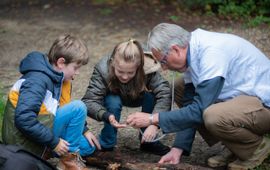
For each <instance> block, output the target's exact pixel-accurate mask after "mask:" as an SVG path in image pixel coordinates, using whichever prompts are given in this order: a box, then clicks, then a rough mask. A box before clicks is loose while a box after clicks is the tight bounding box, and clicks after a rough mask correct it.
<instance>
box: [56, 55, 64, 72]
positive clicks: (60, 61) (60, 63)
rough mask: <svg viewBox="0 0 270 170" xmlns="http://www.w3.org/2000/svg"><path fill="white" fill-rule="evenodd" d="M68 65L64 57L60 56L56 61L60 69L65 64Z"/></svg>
mask: <svg viewBox="0 0 270 170" xmlns="http://www.w3.org/2000/svg"><path fill="white" fill-rule="evenodd" d="M65 65H66V60H65V59H64V58H63V57H60V58H58V60H57V61H56V67H58V68H59V69H62V68H64V66H65Z"/></svg>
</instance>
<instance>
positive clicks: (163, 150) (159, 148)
mask: <svg viewBox="0 0 270 170" xmlns="http://www.w3.org/2000/svg"><path fill="white" fill-rule="evenodd" d="M140 150H141V151H144V152H148V153H151V154H155V155H160V156H163V155H165V154H167V153H168V152H169V151H170V150H171V148H170V147H169V146H166V145H164V144H162V143H161V142H160V141H157V142H144V143H142V144H141V145H140Z"/></svg>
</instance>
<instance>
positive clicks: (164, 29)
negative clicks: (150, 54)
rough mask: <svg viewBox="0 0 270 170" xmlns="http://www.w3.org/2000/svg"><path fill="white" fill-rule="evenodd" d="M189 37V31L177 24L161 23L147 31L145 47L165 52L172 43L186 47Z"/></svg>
mask: <svg viewBox="0 0 270 170" xmlns="http://www.w3.org/2000/svg"><path fill="white" fill-rule="evenodd" d="M190 37H191V33H190V32H188V31H186V30H185V29H183V28H182V27H180V26H178V25H175V24H168V23H161V24H158V25H157V26H155V27H154V28H153V29H152V31H151V32H149V34H148V41H147V47H148V49H149V50H152V49H155V50H157V51H159V52H161V53H163V54H165V53H167V52H168V51H169V49H170V47H171V46H173V45H178V46H180V47H186V46H187V45H188V43H189V41H190Z"/></svg>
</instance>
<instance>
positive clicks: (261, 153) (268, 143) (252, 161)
mask: <svg viewBox="0 0 270 170" xmlns="http://www.w3.org/2000/svg"><path fill="white" fill-rule="evenodd" d="M269 155H270V139H269V138H267V137H263V140H262V142H261V144H260V145H259V146H258V148H257V149H256V150H255V151H254V153H253V155H252V156H251V158H249V159H247V160H245V161H241V160H239V159H237V160H236V161H234V162H232V163H230V164H229V165H228V169H230V170H247V169H253V168H255V167H256V166H258V165H260V164H261V163H262V162H263V161H264V160H265V159H266V158H267V157H268V156H269Z"/></svg>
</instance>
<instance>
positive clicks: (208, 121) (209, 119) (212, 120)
mask: <svg viewBox="0 0 270 170" xmlns="http://www.w3.org/2000/svg"><path fill="white" fill-rule="evenodd" d="M221 120H222V118H221V116H220V114H219V113H218V112H217V110H216V108H215V107H211V106H210V107H208V108H207V109H206V110H205V111H204V112H203V121H204V125H205V127H206V129H207V130H209V131H210V132H212V131H214V130H215V129H217V128H218V124H219V123H220V121H221Z"/></svg>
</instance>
